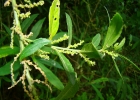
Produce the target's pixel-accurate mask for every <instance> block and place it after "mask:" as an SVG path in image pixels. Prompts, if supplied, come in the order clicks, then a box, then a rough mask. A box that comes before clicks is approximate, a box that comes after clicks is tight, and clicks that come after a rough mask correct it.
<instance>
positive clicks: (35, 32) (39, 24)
mask: <svg viewBox="0 0 140 100" xmlns="http://www.w3.org/2000/svg"><path fill="white" fill-rule="evenodd" d="M45 19H46V18H43V19H41V20H39V21H38V22H37V23H36V24H35V25H34V26H33V28H32V30H31V32H33V35H32V36H31V37H30V39H36V37H37V36H38V35H39V33H40V30H41V28H42V25H43V22H44V21H45Z"/></svg>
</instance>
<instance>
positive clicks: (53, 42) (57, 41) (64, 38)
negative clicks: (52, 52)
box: [51, 34, 69, 44]
mask: <svg viewBox="0 0 140 100" xmlns="http://www.w3.org/2000/svg"><path fill="white" fill-rule="evenodd" d="M68 38H69V36H67V35H66V34H64V36H63V37H60V38H59V39H58V40H54V41H52V43H51V44H55V43H59V42H62V41H64V40H67V39H68Z"/></svg>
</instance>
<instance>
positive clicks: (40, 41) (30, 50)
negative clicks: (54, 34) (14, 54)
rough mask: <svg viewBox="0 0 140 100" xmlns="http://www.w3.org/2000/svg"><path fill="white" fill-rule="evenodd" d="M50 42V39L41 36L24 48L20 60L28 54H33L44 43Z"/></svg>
mask: <svg viewBox="0 0 140 100" xmlns="http://www.w3.org/2000/svg"><path fill="white" fill-rule="evenodd" d="M48 44H50V40H48V39H45V38H39V39H36V40H34V41H33V42H32V43H30V44H29V45H28V46H26V47H25V48H24V50H23V51H22V52H21V54H20V60H22V59H24V58H25V57H27V56H30V55H32V54H33V53H35V52H36V51H37V50H39V49H40V48H41V47H43V46H44V45H48Z"/></svg>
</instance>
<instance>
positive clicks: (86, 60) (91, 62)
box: [79, 53, 95, 66]
mask: <svg viewBox="0 0 140 100" xmlns="http://www.w3.org/2000/svg"><path fill="white" fill-rule="evenodd" d="M79 55H80V56H81V57H82V58H83V59H84V60H85V62H87V63H88V64H89V65H92V66H94V65H95V62H94V61H91V60H89V58H87V57H86V56H84V55H83V54H81V53H79Z"/></svg>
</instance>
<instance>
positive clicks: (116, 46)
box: [114, 38, 125, 50]
mask: <svg viewBox="0 0 140 100" xmlns="http://www.w3.org/2000/svg"><path fill="white" fill-rule="evenodd" d="M124 44H125V38H123V39H122V41H121V42H120V43H115V45H114V49H115V50H120V49H121V48H122V47H123V46H124Z"/></svg>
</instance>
